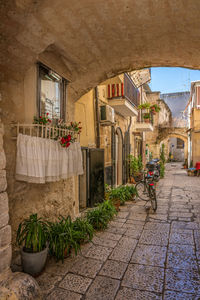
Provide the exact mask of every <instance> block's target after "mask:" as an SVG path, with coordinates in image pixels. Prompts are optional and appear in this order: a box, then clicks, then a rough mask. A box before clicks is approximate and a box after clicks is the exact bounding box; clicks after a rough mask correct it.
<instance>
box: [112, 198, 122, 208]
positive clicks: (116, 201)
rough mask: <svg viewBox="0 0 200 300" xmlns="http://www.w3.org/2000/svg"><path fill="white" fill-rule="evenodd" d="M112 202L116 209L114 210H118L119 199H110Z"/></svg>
mask: <svg viewBox="0 0 200 300" xmlns="http://www.w3.org/2000/svg"><path fill="white" fill-rule="evenodd" d="M112 203H113V205H114V207H115V209H116V211H119V210H120V208H119V207H120V199H112Z"/></svg>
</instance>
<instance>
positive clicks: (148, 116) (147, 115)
mask: <svg viewBox="0 0 200 300" xmlns="http://www.w3.org/2000/svg"><path fill="white" fill-rule="evenodd" d="M143 119H144V122H145V123H149V120H150V113H144V114H143Z"/></svg>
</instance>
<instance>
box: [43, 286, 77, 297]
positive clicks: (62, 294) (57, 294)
mask: <svg viewBox="0 0 200 300" xmlns="http://www.w3.org/2000/svg"><path fill="white" fill-rule="evenodd" d="M81 298H82V296H81V295H80V294H77V293H74V292H70V291H67V290H64V289H58V288H56V289H55V290H54V291H53V292H52V293H51V294H50V295H49V296H48V297H47V298H46V299H47V300H81Z"/></svg>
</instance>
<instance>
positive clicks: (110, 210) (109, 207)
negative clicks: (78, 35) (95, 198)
mask: <svg viewBox="0 0 200 300" xmlns="http://www.w3.org/2000/svg"><path fill="white" fill-rule="evenodd" d="M99 208H100V209H102V211H104V212H105V214H106V215H108V217H109V220H111V219H112V218H113V217H114V215H116V214H117V211H116V209H115V207H114V205H113V204H112V202H111V201H110V200H106V201H104V202H102V203H101V204H99Z"/></svg>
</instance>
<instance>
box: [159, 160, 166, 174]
mask: <svg viewBox="0 0 200 300" xmlns="http://www.w3.org/2000/svg"><path fill="white" fill-rule="evenodd" d="M164 176H165V165H164V163H163V162H162V161H161V162H160V178H164Z"/></svg>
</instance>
